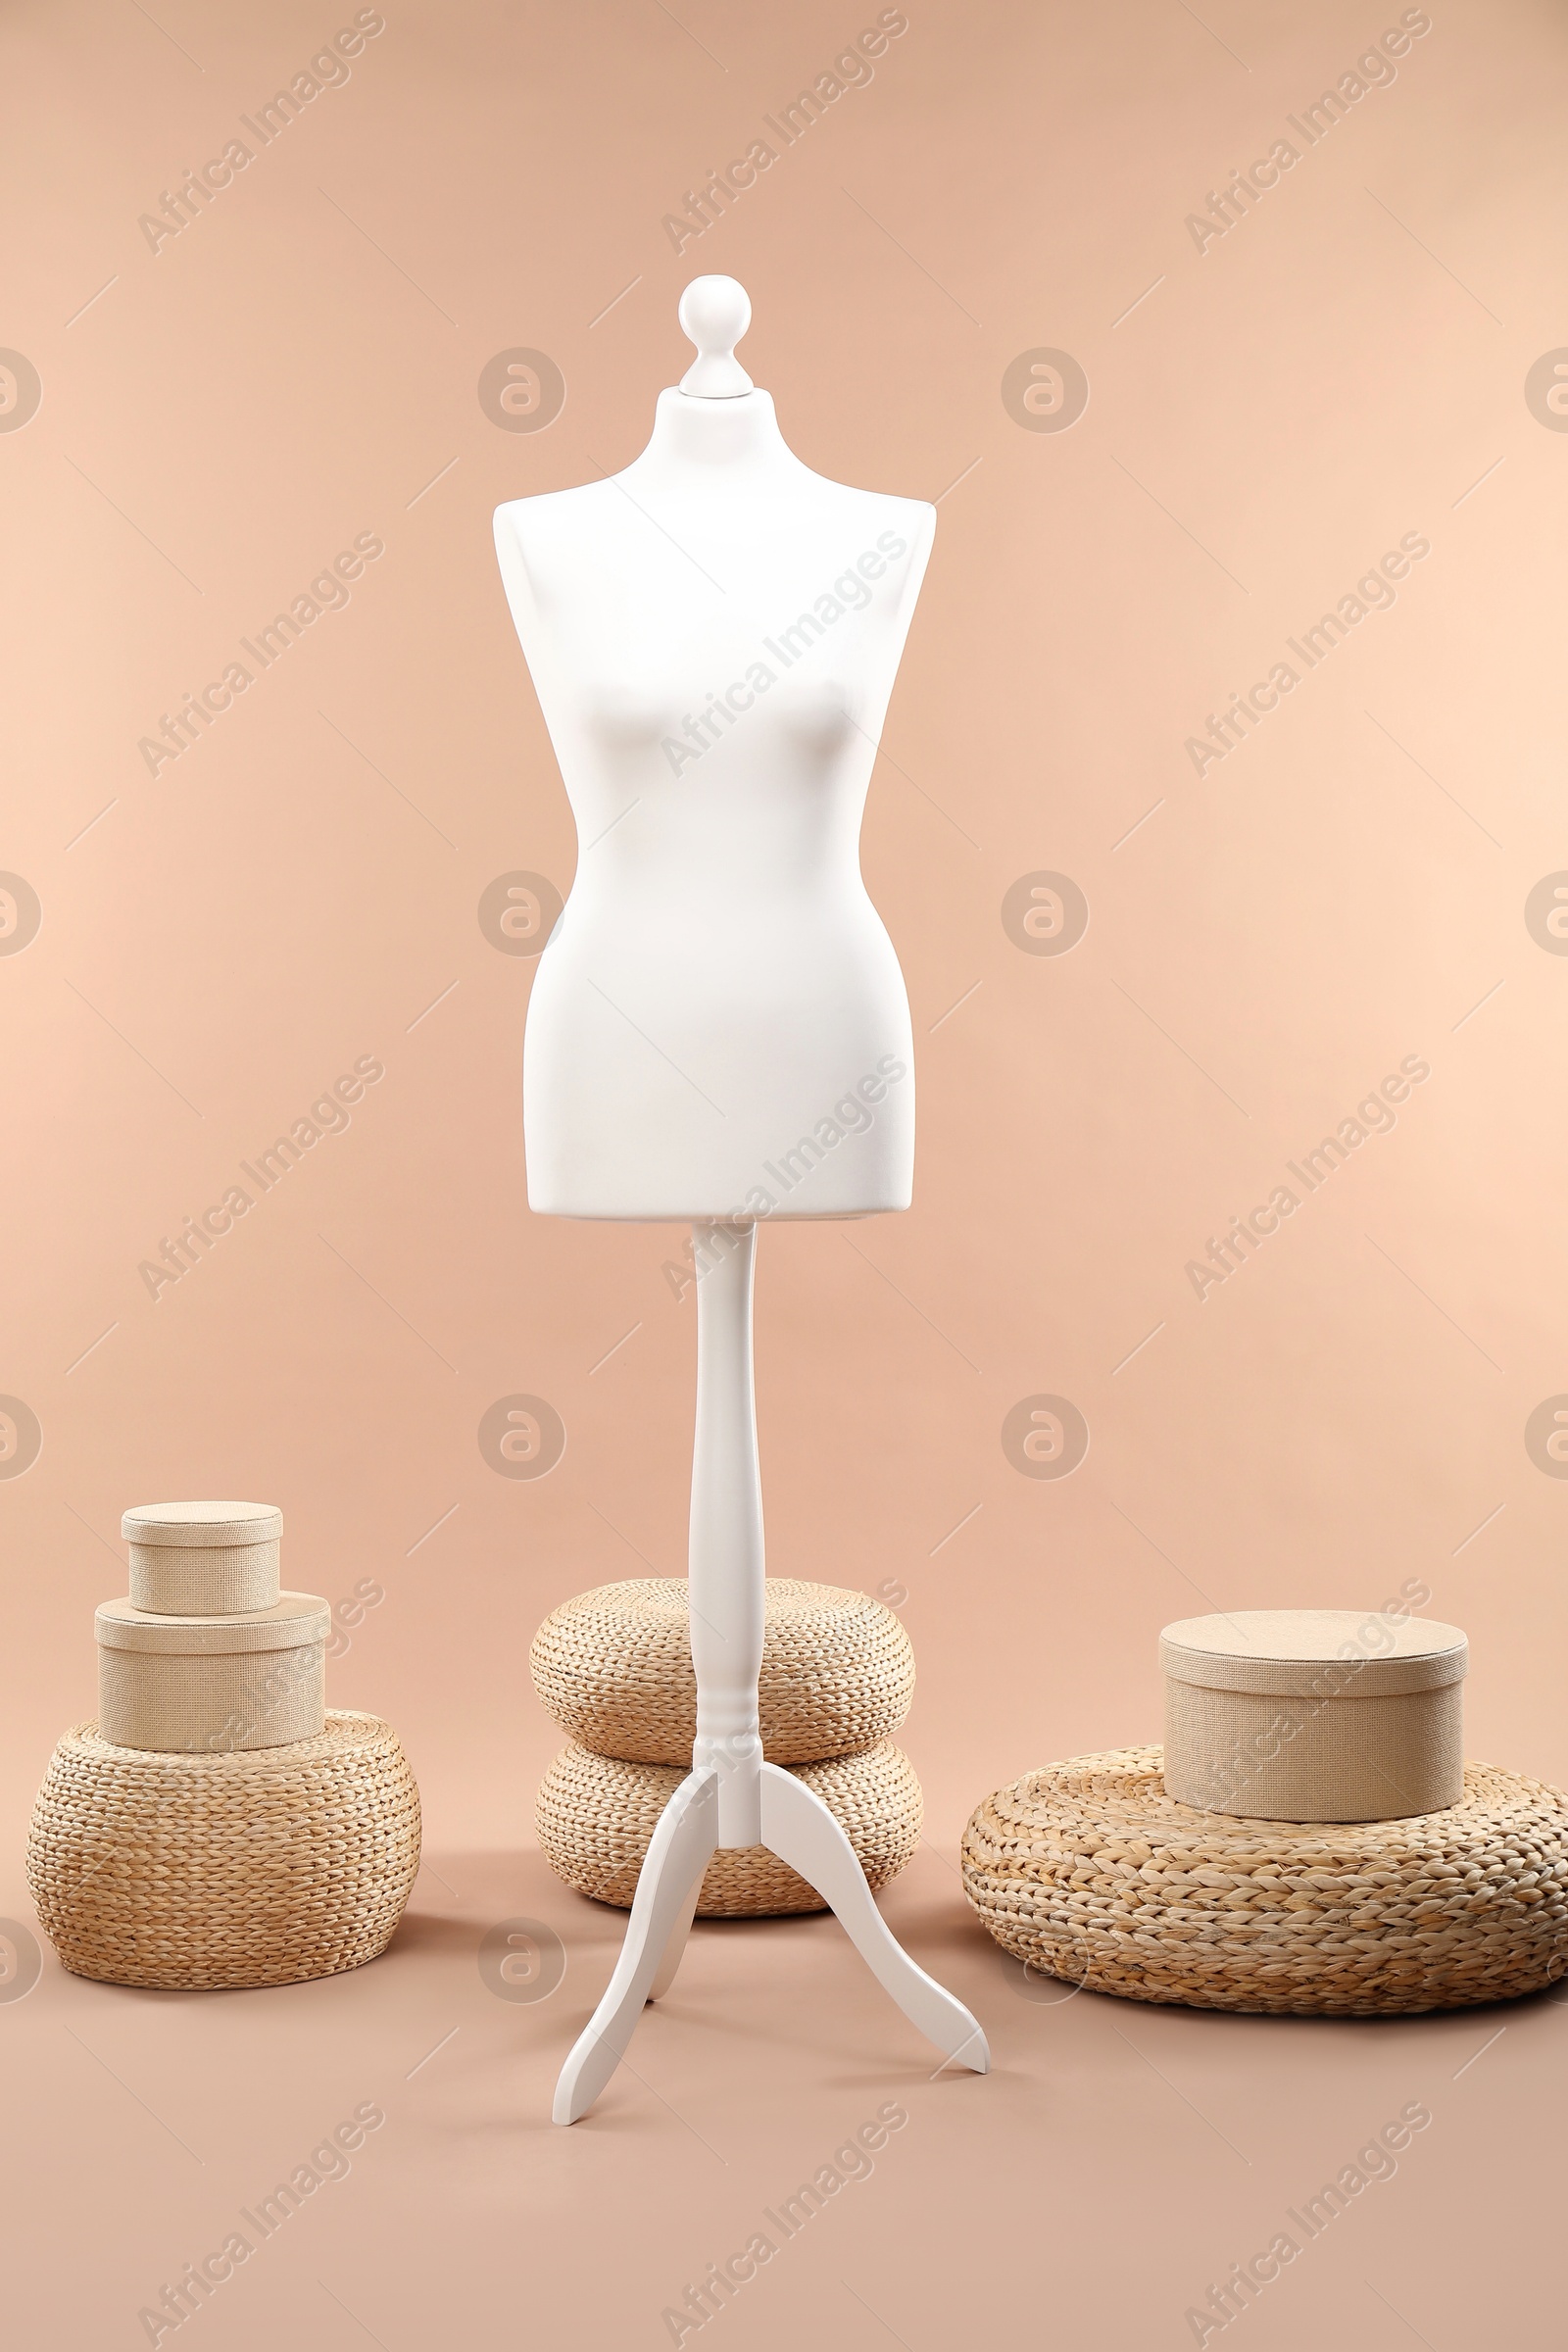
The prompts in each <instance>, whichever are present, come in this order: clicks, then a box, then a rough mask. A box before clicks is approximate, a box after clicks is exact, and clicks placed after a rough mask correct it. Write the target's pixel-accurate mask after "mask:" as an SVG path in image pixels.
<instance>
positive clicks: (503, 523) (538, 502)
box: [494, 482, 610, 550]
mask: <svg viewBox="0 0 1568 2352" xmlns="http://www.w3.org/2000/svg"><path fill="white" fill-rule="evenodd" d="M609 509H610V486H609V484H608V483H606V482H580V483H577V484H576V485H574V486H573V487H572V488H571V489H569V490H541V491H538V492H537V493H536V494H535V495H534V496H533V497H532V498H509V499H508V500H507V501H506V502H505V504H504V505H502V506H499V507H497V509H496V511H495V515H494V524H495V535H496V545H497V546H498V547H499V548H501V549H503V550H505V549H507V548H508V547H512V548H515V549H520V550H527V549H529V548H531V547H539V548H541V549H543V548H549V547H552V546H555V545H557V544H560V543H564V542H567V541H569V539H570V537H571V535H572V534H573V533H574V532H576V531H580V530H581V529H582V527H583V524H584V522H585V521H586V520H588V519H589V518H590V517H592V516H594V515H599V514H605V513H608V512H609Z"/></svg>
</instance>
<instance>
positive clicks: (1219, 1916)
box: [963, 1747, 1568, 2017]
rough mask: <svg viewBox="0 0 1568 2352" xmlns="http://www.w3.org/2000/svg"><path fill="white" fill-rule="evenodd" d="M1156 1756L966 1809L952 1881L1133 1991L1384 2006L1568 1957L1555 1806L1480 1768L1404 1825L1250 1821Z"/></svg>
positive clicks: (1038, 1782)
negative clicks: (1184, 1783)
mask: <svg viewBox="0 0 1568 2352" xmlns="http://www.w3.org/2000/svg"><path fill="white" fill-rule="evenodd" d="M1161 1767H1162V1755H1161V1751H1160V1749H1159V1748H1157V1747H1123V1748H1113V1749H1111V1750H1109V1751H1108V1752H1107V1753H1105V1754H1103V1755H1094V1756H1074V1757H1073V1758H1071V1759H1070V1760H1069V1761H1068V1762H1066V1763H1064V1764H1053V1765H1050V1766H1048V1767H1047V1769H1046V1770H1045V1771H1044V1772H1031V1773H1026V1774H1025V1775H1024V1777H1023V1779H1022V1780H1019V1781H1014V1782H1013V1783H1012V1785H1011V1787H1010V1788H1006V1789H999V1790H998V1791H997V1793H996V1795H995V1796H991V1797H988V1798H987V1799H986V1800H985V1802H984V1803H983V1804H982V1805H980V1806H978V1807H977V1808H976V1810H975V1813H974V1815H973V1817H972V1819H971V1820H970V1822H969V1826H968V1828H967V1829H966V1831H965V1832H964V1838H963V1883H964V1889H965V1891H966V1893H967V1894H968V1897H969V1900H970V1902H971V1903H972V1904H973V1906H974V1908H975V1910H976V1911H977V1912H978V1914H979V1916H980V1918H981V1920H982V1921H983V1923H984V1924H985V1926H986V1927H987V1928H988V1929H989V1931H990V1933H991V1934H992V1935H993V1936H995V1937H996V1939H997V1941H998V1942H999V1943H1000V1944H1001V1945H1002V1946H1003V1948H1004V1950H1005V1951H1008V1952H1011V1953H1012V1954H1013V1955H1014V1956H1015V1957H1016V1958H1018V1959H1020V1960H1022V1961H1024V1962H1026V1963H1027V1964H1028V1965H1029V1966H1030V1967H1031V1968H1036V1969H1039V1970H1041V1971H1042V1972H1043V1973H1045V1974H1047V1975H1050V1976H1054V1977H1060V1978H1063V1979H1065V1980H1066V1981H1067V1982H1068V1983H1070V1984H1074V1985H1087V1986H1089V1987H1090V1988H1091V1989H1092V1990H1094V1991H1096V1992H1112V1993H1119V1994H1120V1995H1122V1997H1123V1998H1125V1999H1127V2000H1135V2001H1178V2002H1184V2003H1186V2004H1187V2005H1188V2006H1189V2007H1191V2008H1195V2009H1248V2010H1272V2011H1289V2012H1293V2013H1295V2014H1298V2015H1304V2016H1347V2017H1375V2016H1386V2015H1390V2014H1397V2013H1402V2012H1409V2011H1414V2010H1420V2009H1448V2008H1459V2007H1463V2006H1467V2005H1468V2004H1470V2003H1472V2002H1477V2001H1495V2000H1503V1999H1506V1998H1509V1997H1510V1996H1512V1995H1515V1994H1518V1993H1525V1992H1536V1991H1538V1990H1540V1988H1541V1987H1542V1986H1543V1985H1548V1984H1551V1983H1553V1982H1554V1981H1555V1979H1556V1978H1557V1977H1558V1976H1559V1975H1560V1974H1562V1973H1563V1968H1564V1963H1565V1961H1568V1797H1565V1796H1564V1795H1562V1794H1561V1793H1560V1792H1559V1791H1558V1790H1557V1789H1548V1788H1546V1787H1544V1785H1543V1784H1542V1783H1541V1782H1540V1781H1527V1780H1522V1779H1521V1778H1520V1777H1519V1776H1518V1775H1517V1774H1514V1773H1510V1772H1501V1771H1499V1770H1498V1769H1497V1768H1496V1767H1495V1765H1491V1764H1467V1765H1466V1767H1465V1774H1464V1794H1463V1796H1462V1797H1461V1798H1460V1800H1459V1802H1458V1803H1457V1804H1455V1805H1450V1806H1447V1807H1446V1809H1445V1810H1444V1811H1442V1812H1438V1813H1421V1814H1414V1815H1409V1816H1407V1817H1405V1818H1404V1819H1402V1820H1398V1821H1372V1822H1348V1823H1324V1822H1290V1821H1250V1820H1244V1819H1241V1818H1238V1817H1236V1816H1233V1815H1230V1814H1224V1813H1201V1812H1198V1811H1196V1810H1194V1809H1193V1808H1192V1807H1190V1806H1187V1805H1182V1804H1178V1803H1177V1802H1176V1800H1175V1799H1174V1798H1173V1797H1169V1796H1167V1795H1166V1794H1165V1789H1164V1783H1163V1780H1162V1778H1161Z"/></svg>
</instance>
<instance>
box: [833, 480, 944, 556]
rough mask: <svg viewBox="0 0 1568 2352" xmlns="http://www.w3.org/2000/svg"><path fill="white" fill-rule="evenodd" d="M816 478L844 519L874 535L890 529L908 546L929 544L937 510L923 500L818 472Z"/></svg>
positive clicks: (932, 534) (934, 529)
mask: <svg viewBox="0 0 1568 2352" xmlns="http://www.w3.org/2000/svg"><path fill="white" fill-rule="evenodd" d="M816 478H817V480H818V482H820V484H821V486H822V489H823V491H825V492H826V493H827V494H828V495H829V498H830V500H831V503H832V504H833V505H834V506H835V507H836V508H837V509H838V510H839V512H840V514H841V515H843V516H844V518H845V519H846V520H850V519H853V520H855V521H856V522H858V523H859V524H860V526H861V527H862V528H864V529H867V530H869V531H870V532H871V535H872V537H873V538H874V537H875V536H876V534H877V533H878V532H879V531H891V532H893V533H894V534H895V535H896V536H897V537H899V538H901V539H904V540H906V541H907V543H908V544H909V545H910V546H911V547H923V546H928V545H929V544H930V541H931V539H932V537H933V536H934V534H935V531H936V527H937V511H936V509H935V507H933V506H931V505H930V504H928V502H927V501H926V500H925V499H923V498H896V497H894V496H892V495H891V494H890V493H889V492H887V491H883V490H858V489H855V488H852V486H851V485H850V484H849V483H847V482H834V481H830V480H828V479H827V478H826V477H825V476H824V475H820V474H819V475H818V476H817V477H816Z"/></svg>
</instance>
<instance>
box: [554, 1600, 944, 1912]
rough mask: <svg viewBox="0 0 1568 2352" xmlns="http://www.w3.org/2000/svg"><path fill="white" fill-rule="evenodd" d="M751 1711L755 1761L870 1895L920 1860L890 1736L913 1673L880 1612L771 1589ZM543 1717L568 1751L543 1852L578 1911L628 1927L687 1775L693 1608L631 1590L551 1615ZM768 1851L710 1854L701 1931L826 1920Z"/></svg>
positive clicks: (912, 1794) (560, 1765)
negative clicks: (600, 1908) (837, 1838)
mask: <svg viewBox="0 0 1568 2352" xmlns="http://www.w3.org/2000/svg"><path fill="white" fill-rule="evenodd" d="M763 1628H764V1630H763V1641H762V1671H761V1677H760V1686H759V1693H758V1695H759V1710H760V1728H761V1736H762V1752H763V1754H764V1755H765V1756H766V1758H767V1760H768V1762H769V1763H772V1764H779V1765H782V1766H784V1767H785V1768H786V1769H787V1770H789V1771H792V1772H795V1773H798V1774H799V1776H800V1778H801V1779H802V1780H803V1781H805V1782H806V1784H807V1786H808V1787H809V1788H810V1789H813V1790H814V1791H815V1793H816V1794H817V1795H818V1796H819V1797H820V1798H821V1799H822V1802H823V1803H824V1804H825V1805H826V1806H827V1808H828V1810H829V1811H830V1812H831V1813H832V1814H833V1815H834V1817H835V1819H836V1820H837V1821H838V1822H839V1824H840V1826H841V1827H842V1829H843V1830H844V1832H845V1835H846V1836H847V1837H848V1838H849V1840H850V1843H851V1844H852V1845H853V1846H854V1848H855V1851H856V1853H857V1855H858V1858H859V1862H860V1866H861V1868H862V1869H863V1870H864V1872H865V1875H866V1878H867V1880H868V1882H869V1884H870V1885H871V1887H882V1886H885V1885H886V1884H887V1882H888V1881H889V1880H890V1879H893V1878H895V1877H897V1875H898V1873H899V1872H900V1871H901V1870H902V1869H903V1868H904V1866H905V1864H906V1863H907V1861H908V1860H909V1858H910V1856H911V1855H912V1854H913V1852H914V1849H915V1846H916V1844H917V1843H918V1842H919V1837H920V1824H921V1819H922V1806H921V1797H920V1784H919V1782H918V1781H917V1779H916V1778H915V1774H914V1768H913V1766H912V1765H911V1764H910V1763H909V1760H908V1758H907V1756H906V1755H905V1754H904V1753H903V1751H902V1749H900V1748H898V1747H896V1746H895V1745H894V1743H893V1740H891V1739H890V1738H889V1737H888V1735H889V1734H890V1733H892V1732H894V1731H896V1730H897V1729H898V1727H899V1725H900V1724H902V1723H903V1721H904V1719H905V1717H906V1715H907V1713H908V1711H909V1702H910V1699H911V1697H912V1695H913V1691H914V1655H913V1652H912V1651H911V1649H910V1647H909V1640H908V1636H907V1634H906V1633H905V1630H904V1628H903V1626H902V1625H901V1624H900V1623H899V1620H898V1619H897V1617H895V1616H894V1614H893V1612H892V1610H891V1609H887V1608H884V1607H883V1605H882V1603H881V1602H880V1601H876V1600H872V1599H871V1598H870V1597H869V1595H868V1594H866V1593H851V1592H845V1591H842V1590H840V1589H839V1588H838V1587H837V1586H834V1585H818V1584H809V1583H806V1582H803V1581H801V1580H799V1579H796V1578H793V1577H769V1578H768V1580H767V1586H766V1594H765V1607H764V1620H763ZM529 1664H530V1667H531V1670H532V1673H533V1683H534V1689H535V1691H537V1692H538V1694H539V1701H540V1704H541V1705H542V1706H543V1707H544V1709H545V1711H546V1713H547V1714H548V1715H550V1716H551V1718H552V1719H553V1720H554V1721H555V1722H556V1723H558V1724H560V1726H561V1728H562V1730H563V1731H564V1732H567V1733H569V1734H570V1735H571V1737H570V1739H569V1740H568V1742H567V1744H566V1746H565V1747H564V1748H563V1749H562V1751H561V1753H560V1755H559V1756H557V1757H556V1759H555V1761H554V1763H553V1764H552V1765H551V1767H550V1769H549V1771H548V1772H547V1773H546V1774H545V1777H544V1780H543V1781H542V1782H541V1784H540V1788H539V1796H538V1802H537V1806H536V1810H535V1822H536V1826H537V1828H538V1832H539V1842H540V1844H541V1846H542V1847H543V1848H544V1852H545V1855H546V1858H547V1860H548V1861H549V1863H550V1865H551V1867H552V1869H553V1870H554V1871H555V1872H556V1874H557V1876H558V1877H559V1878H562V1879H564V1881H565V1883H566V1885H567V1886H568V1887H575V1888H576V1889H577V1890H578V1892H579V1893H581V1894H587V1895H591V1896H593V1897H594V1898H595V1900H597V1901H599V1902H603V1903H613V1904H615V1905H617V1906H618V1907H619V1908H620V1909H622V1910H626V1909H629V1907H630V1904H631V1900H632V1896H633V1895H634V1894H635V1892H636V1889H637V1874H638V1872H639V1871H640V1870H641V1868H642V1862H643V1856H644V1855H645V1853H646V1852H647V1850H648V1843H649V1840H650V1838H652V1837H653V1834H654V1830H655V1827H656V1825H657V1823H658V1821H659V1817H660V1814H661V1813H662V1811H663V1809H664V1806H665V1804H666V1803H667V1802H668V1800H669V1797H670V1796H671V1794H672V1793H673V1792H674V1790H675V1789H676V1788H678V1786H679V1785H680V1783H681V1781H682V1780H684V1778H685V1776H686V1774H687V1773H688V1772H689V1771H690V1770H691V1756H692V1741H693V1740H694V1739H695V1738H696V1734H697V1681H696V1677H695V1675H694V1673H693V1670H692V1657H691V1641H690V1632H689V1618H688V1611H687V1590H686V1583H685V1580H684V1578H681V1577H646V1578H637V1579H633V1580H632V1581H630V1582H628V1583H625V1584H615V1585H601V1586H598V1587H596V1588H595V1589H594V1590H593V1591H592V1592H589V1593H578V1595H577V1596H576V1598H575V1599H573V1600H568V1601H566V1602H564V1604H563V1605H562V1607H560V1608H559V1609H556V1610H554V1611H553V1612H552V1613H551V1615H550V1616H548V1617H547V1618H546V1619H545V1621H544V1623H543V1625H542V1626H541V1627H540V1628H539V1631H538V1633H537V1634H536V1635H535V1637H534V1642H533V1649H532V1653H531V1656H530V1659H529ZM825 1907H826V1906H825V1905H824V1903H823V1901H822V1898H821V1896H820V1895H819V1894H818V1893H817V1892H816V1890H815V1888H814V1887H809V1886H808V1884H807V1882H806V1881H805V1880H804V1879H803V1878H801V1877H800V1876H799V1875H798V1874H797V1873H796V1872H795V1871H793V1870H791V1869H789V1868H788V1866H787V1865H786V1864H785V1863H783V1862H781V1861H779V1860H778V1858H777V1856H776V1855H774V1854H771V1853H769V1852H768V1850H767V1849H766V1847H765V1846H747V1847H734V1848H726V1849H721V1850H720V1851H719V1852H718V1853H716V1854H715V1855H714V1857H713V1859H712V1861H711V1863H710V1864H709V1866H708V1871H707V1874H706V1876H705V1877H704V1880H703V1885H702V1891H701V1893H700V1895H699V1897H698V1903H697V1910H698V1915H699V1917H700V1918H704V1919H714V1918H729V1919H752V1918H762V1917H767V1916H770V1915H773V1914H777V1913H781V1912H792V1911H820V1910H823V1909H825Z"/></svg>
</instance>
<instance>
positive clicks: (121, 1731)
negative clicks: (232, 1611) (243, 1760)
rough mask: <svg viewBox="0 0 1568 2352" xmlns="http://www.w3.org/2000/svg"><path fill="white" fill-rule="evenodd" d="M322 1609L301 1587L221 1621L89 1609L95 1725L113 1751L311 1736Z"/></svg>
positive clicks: (204, 1748) (278, 1742)
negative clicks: (94, 1650) (94, 1649)
mask: <svg viewBox="0 0 1568 2352" xmlns="http://www.w3.org/2000/svg"><path fill="white" fill-rule="evenodd" d="M330 1630H331V1610H330V1608H329V1607H328V1605H327V1603H326V1602H325V1601H324V1600H318V1599H317V1598H316V1597H315V1595H314V1594H312V1593H283V1594H282V1595H281V1597H280V1598H279V1599H278V1600H276V1601H274V1602H273V1604H272V1606H271V1607H270V1608H267V1609H253V1610H249V1611H247V1612H245V1613H244V1614H243V1615H232V1616H228V1617H197V1616H189V1617H175V1616H172V1615H167V1614H160V1615H157V1616H151V1615H148V1614H146V1613H144V1612H143V1611H141V1610H139V1609H137V1608H136V1607H135V1606H134V1605H133V1603H132V1602H131V1601H129V1600H106V1601H105V1602H104V1603H103V1604H102V1606H101V1607H100V1609H99V1610H98V1613H97V1618H96V1620H95V1631H96V1633H97V1637H98V1730H99V1734H100V1736H101V1738H103V1739H105V1740H108V1741H109V1742H110V1744H111V1745H112V1746H114V1747H140V1748H162V1749H165V1750H168V1751H179V1752H182V1753H185V1754H188V1755H194V1754H198V1753H204V1752H205V1753H212V1754H220V1753H227V1752H230V1751H233V1750H237V1749H242V1748H255V1747H281V1746H283V1745H284V1744H285V1743H286V1742H287V1741H288V1740H314V1739H315V1738H316V1737H317V1736H318V1735H319V1732H320V1731H321V1729H322V1727H323V1725H324V1723H325V1721H326V1691H325V1675H326V1642H327V1636H328V1634H329V1632H330Z"/></svg>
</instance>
